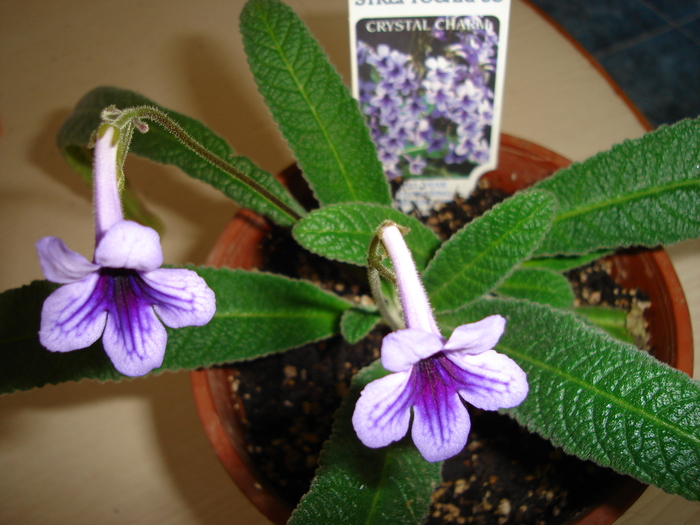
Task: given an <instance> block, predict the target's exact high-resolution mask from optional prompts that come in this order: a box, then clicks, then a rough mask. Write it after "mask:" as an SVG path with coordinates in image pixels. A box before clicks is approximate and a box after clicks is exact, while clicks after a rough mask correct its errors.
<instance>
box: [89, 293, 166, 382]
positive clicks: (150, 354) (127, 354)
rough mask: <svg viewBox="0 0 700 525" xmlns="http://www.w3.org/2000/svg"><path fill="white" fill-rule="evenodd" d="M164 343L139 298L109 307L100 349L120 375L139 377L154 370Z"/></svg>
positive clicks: (157, 322) (157, 323)
mask: <svg viewBox="0 0 700 525" xmlns="http://www.w3.org/2000/svg"><path fill="white" fill-rule="evenodd" d="M167 342H168V334H167V333H166V331H165V328H164V327H163V324H162V323H161V322H160V320H159V319H158V318H157V317H156V314H155V312H154V311H153V308H152V307H151V305H149V304H148V303H146V302H145V301H144V300H143V299H142V298H138V299H137V300H135V301H134V300H132V301H130V302H128V303H126V302H120V303H114V304H113V305H112V308H111V309H110V312H109V315H108V317H107V326H106V327H105V331H104V335H103V336H102V345H103V346H104V349H105V352H107V355H108V356H109V358H110V359H111V360H112V363H113V364H114V367H115V368H116V369H117V370H118V371H119V372H120V373H122V374H124V375H127V376H142V375H144V374H147V373H148V372H150V371H151V370H153V369H154V368H158V367H159V366H160V365H161V364H163V356H164V355H165V345H166V343H167Z"/></svg>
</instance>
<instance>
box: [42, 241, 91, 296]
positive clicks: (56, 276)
mask: <svg viewBox="0 0 700 525" xmlns="http://www.w3.org/2000/svg"><path fill="white" fill-rule="evenodd" d="M36 251H37V254H38V255H39V264H41V270H42V271H43V272H44V277H46V278H47V279H48V280H49V281H51V282H54V283H61V284H64V283H74V282H76V281H80V280H81V279H83V278H85V277H86V276H87V275H88V274H90V273H92V272H94V271H96V270H99V268H100V267H99V266H97V265H96V264H93V263H91V262H90V261H88V260H87V259H86V258H85V257H83V256H82V255H80V254H79V253H78V252H74V251H73V250H71V249H70V248H68V247H67V246H66V245H65V243H64V242H63V241H62V240H61V239H59V238H58V237H44V238H43V239H40V240H39V242H37V243H36Z"/></svg>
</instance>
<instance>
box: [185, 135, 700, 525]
mask: <svg viewBox="0 0 700 525" xmlns="http://www.w3.org/2000/svg"><path fill="white" fill-rule="evenodd" d="M569 164H570V161H568V160H567V159H565V158H564V157H561V156H560V155H557V154H556V153H553V152H551V151H549V150H547V149H545V148H542V147H540V146H537V145H535V144H532V143H530V142H527V141H525V140H521V139H517V138H515V137H511V136H508V135H503V137H502V139H501V149H500V159H499V167H498V169H497V170H495V171H493V172H490V173H488V174H486V175H484V177H485V178H486V179H487V180H488V181H489V183H490V184H491V186H493V187H498V188H500V189H502V190H503V191H505V192H507V193H513V192H515V191H517V190H518V189H522V188H524V187H527V186H529V185H532V184H533V183H535V182H536V181H538V180H540V179H542V178H544V177H546V176H548V175H550V174H552V173H553V172H554V171H556V170H557V169H559V168H562V167H566V166H568V165H569ZM284 175H285V174H282V176H283V177H284ZM268 231H269V226H268V224H267V222H266V221H265V220H264V219H262V218H261V217H259V216H257V215H256V214H254V213H252V212H249V211H247V210H243V211H241V212H239V213H238V214H237V215H236V216H235V217H234V219H233V220H232V221H231V222H230V223H229V225H228V226H227V227H226V229H225V230H224V232H223V233H222V235H221V237H220V238H219V240H218V242H217V244H216V246H215V247H214V250H213V251H212V253H211V255H210V257H209V259H208V261H207V263H208V264H209V265H212V266H228V267H233V268H251V267H256V266H259V265H260V263H261V262H262V261H261V259H262V254H261V253H260V250H259V246H260V241H261V240H262V238H263V237H264V235H265V234H266V233H267V232H268ZM611 259H612V262H613V276H614V277H615V278H616V280H617V282H618V283H619V284H621V285H622V286H623V287H625V288H633V287H638V288H640V289H642V290H643V291H645V292H646V293H647V294H648V296H649V298H650V300H651V307H650V308H649V309H647V311H646V312H645V316H646V318H647V320H648V322H649V326H650V337H651V341H650V343H651V345H652V347H653V348H654V349H655V355H656V357H657V358H659V359H660V360H662V361H664V362H666V363H669V364H671V365H672V366H674V367H676V368H678V369H679V370H681V371H683V372H685V373H687V374H689V375H690V374H692V370H693V342H692V331H691V327H690V314H689V312H688V307H687V305H686V301H685V297H684V295H683V290H682V288H681V285H680V282H679V281H678V277H677V276H676V273H675V271H674V269H673V266H672V264H671V261H670V259H669V257H668V255H667V254H666V252H665V251H664V250H663V249H661V248H657V249H653V250H644V251H638V252H635V253H625V254H619V255H614V256H612V258H611ZM229 377H230V372H229V371H227V370H226V369H224V368H211V369H206V370H198V371H194V372H191V374H190V379H191V382H192V389H193V392H194V397H195V402H196V404H197V409H198V411H199V415H200V419H201V421H202V425H203V426H204V429H205V432H206V433H207V436H208V437H209V440H210V441H211V443H212V446H213V447H214V449H215V451H216V453H217V455H218V457H219V459H220V461H221V462H222V464H223V465H224V467H225V468H226V470H227V471H228V473H229V474H230V476H231V477H232V478H233V480H234V482H235V483H236V484H237V485H238V487H239V488H240V489H241V490H242V491H243V493H244V494H245V495H246V496H247V497H248V498H249V499H250V500H251V502H252V503H253V504H254V505H255V506H256V507H257V508H258V509H259V510H260V512H262V513H263V514H264V515H265V516H266V517H267V518H268V519H269V520H270V521H272V522H273V523H275V524H283V523H286V521H287V519H288V518H289V515H290V513H291V510H292V509H291V508H290V507H289V506H288V505H287V504H286V503H285V502H284V501H283V500H282V499H280V498H278V497H276V496H275V494H274V490H272V489H271V488H270V487H269V486H268V484H267V482H266V480H265V479H263V478H262V477H261V476H260V475H259V473H258V472H257V471H256V469H255V467H254V466H253V464H252V462H251V460H250V457H249V455H248V453H247V451H246V443H245V442H244V439H243V434H242V431H241V428H240V424H239V420H240V419H241V417H242V416H243V415H244V414H243V407H242V404H240V403H239V402H238V401H237V400H235V399H234V397H233V396H232V395H231V388H230V386H231V385H230V380H229ZM645 488H646V485H644V484H642V483H640V482H638V481H635V480H631V479H630V480H629V481H627V482H625V483H624V484H623V485H622V486H620V487H619V488H618V489H617V490H616V491H615V492H614V493H612V494H611V495H610V497H609V498H608V499H607V500H606V501H605V502H604V503H603V504H602V505H599V506H598V507H596V508H594V509H593V510H592V511H591V512H590V513H588V514H587V515H585V516H583V517H582V518H580V519H579V521H577V522H576V523H577V524H579V525H584V524H585V525H594V524H595V525H605V524H610V523H613V521H615V519H617V518H618V517H619V516H620V515H622V513H624V512H625V510H627V509H628V508H629V507H630V506H631V505H632V503H634V501H635V500H636V499H637V498H638V497H639V496H640V495H641V493H642V492H643V491H644V489H645Z"/></svg>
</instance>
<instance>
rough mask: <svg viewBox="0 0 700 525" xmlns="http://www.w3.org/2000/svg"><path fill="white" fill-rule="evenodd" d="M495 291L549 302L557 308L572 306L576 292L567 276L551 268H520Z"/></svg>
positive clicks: (537, 301) (544, 302) (515, 296)
mask: <svg viewBox="0 0 700 525" xmlns="http://www.w3.org/2000/svg"><path fill="white" fill-rule="evenodd" d="M495 292H496V293H497V294H500V295H505V296H508V297H513V298H515V299H528V300H530V301H533V302H536V303H542V304H548V305H550V306H554V307H555V308H571V307H572V306H573V305H574V292H573V290H572V289H571V285H570V284H569V281H568V280H567V278H566V277H564V276H563V275H562V274H560V273H556V272H551V271H549V270H541V269H535V268H527V269H524V268H518V269H517V270H515V271H514V272H513V273H512V274H510V275H509V276H508V278H507V279H506V280H505V281H503V282H502V283H501V284H500V286H498V288H496V290H495Z"/></svg>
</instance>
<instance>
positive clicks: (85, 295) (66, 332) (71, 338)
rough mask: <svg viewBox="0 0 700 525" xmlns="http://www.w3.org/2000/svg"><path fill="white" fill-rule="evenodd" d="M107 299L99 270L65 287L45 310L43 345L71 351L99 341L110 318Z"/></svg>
mask: <svg viewBox="0 0 700 525" xmlns="http://www.w3.org/2000/svg"><path fill="white" fill-rule="evenodd" d="M103 298H104V294H103V293H102V289H101V286H100V282H99V275H98V274H97V273H91V274H90V275H88V276H87V277H85V279H83V280H82V281H78V282H75V283H70V284H66V285H64V286H61V287H60V288H59V289H58V290H56V291H55V292H53V293H52V294H51V295H49V296H48V297H47V298H46V300H45V301H44V305H43V307H42V309H41V327H40V330H39V341H40V342H41V344H42V345H43V346H44V347H45V348H47V349H48V350H51V351H53V352H70V351H71V350H78V349H79V348H87V347H88V346H90V345H91V344H92V343H94V342H95V341H97V340H98V339H99V337H100V335H102V331H103V330H104V327H105V321H106V318H107V310H106V305H105V304H104V300H103Z"/></svg>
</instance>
